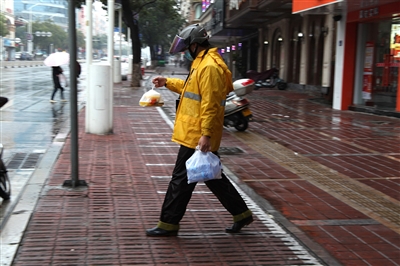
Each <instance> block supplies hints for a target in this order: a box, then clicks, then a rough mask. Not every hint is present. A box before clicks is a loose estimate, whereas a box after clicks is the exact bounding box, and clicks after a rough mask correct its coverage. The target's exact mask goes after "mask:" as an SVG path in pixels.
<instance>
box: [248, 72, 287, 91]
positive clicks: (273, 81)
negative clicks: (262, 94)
mask: <svg viewBox="0 0 400 266" xmlns="http://www.w3.org/2000/svg"><path fill="white" fill-rule="evenodd" d="M246 76H247V77H248V78H250V79H252V80H254V81H255V82H256V84H255V88H254V89H255V90H258V89H260V88H274V87H275V86H276V87H278V89H279V90H284V89H286V87H287V83H286V82H285V81H284V80H283V79H281V78H280V77H279V70H278V69H276V68H271V69H270V70H267V71H264V72H257V71H255V70H249V71H247V72H246Z"/></svg>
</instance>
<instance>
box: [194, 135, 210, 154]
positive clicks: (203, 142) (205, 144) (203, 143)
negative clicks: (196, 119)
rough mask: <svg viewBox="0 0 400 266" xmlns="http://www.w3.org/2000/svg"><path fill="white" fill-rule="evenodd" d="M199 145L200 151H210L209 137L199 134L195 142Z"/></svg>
mask: <svg viewBox="0 0 400 266" xmlns="http://www.w3.org/2000/svg"><path fill="white" fill-rule="evenodd" d="M197 145H198V146H199V149H200V150H201V151H202V152H208V151H211V142H210V137H208V136H201V138H200V140H199V143H198V144H197Z"/></svg>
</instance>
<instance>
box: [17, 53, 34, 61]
mask: <svg viewBox="0 0 400 266" xmlns="http://www.w3.org/2000/svg"><path fill="white" fill-rule="evenodd" d="M32 59H33V56H32V54H31V53H28V52H22V53H21V56H20V58H19V60H27V61H32Z"/></svg>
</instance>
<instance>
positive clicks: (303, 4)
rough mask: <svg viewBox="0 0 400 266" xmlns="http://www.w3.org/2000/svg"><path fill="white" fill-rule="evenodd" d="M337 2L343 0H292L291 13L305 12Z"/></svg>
mask: <svg viewBox="0 0 400 266" xmlns="http://www.w3.org/2000/svg"><path fill="white" fill-rule="evenodd" d="M339 2H343V0H293V6H292V13H293V14H296V13H300V12H306V11H310V10H312V9H316V8H320V7H323V6H326V5H331V4H335V3H339Z"/></svg>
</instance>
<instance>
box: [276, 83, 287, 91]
mask: <svg viewBox="0 0 400 266" xmlns="http://www.w3.org/2000/svg"><path fill="white" fill-rule="evenodd" d="M286 86H287V84H286V83H285V82H279V83H278V89H279V90H284V89H286Z"/></svg>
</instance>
